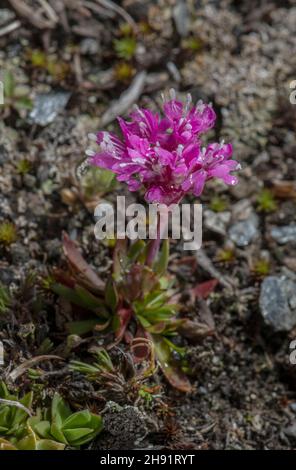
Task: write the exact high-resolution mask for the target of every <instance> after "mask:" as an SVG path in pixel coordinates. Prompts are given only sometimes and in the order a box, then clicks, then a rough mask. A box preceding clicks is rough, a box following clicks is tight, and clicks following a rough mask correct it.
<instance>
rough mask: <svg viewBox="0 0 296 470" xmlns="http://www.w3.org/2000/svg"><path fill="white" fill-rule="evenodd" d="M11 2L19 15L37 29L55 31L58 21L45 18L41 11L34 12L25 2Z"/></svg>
mask: <svg viewBox="0 0 296 470" xmlns="http://www.w3.org/2000/svg"><path fill="white" fill-rule="evenodd" d="M9 2H10V4H11V6H12V7H13V8H14V9H15V11H16V12H17V13H18V15H20V16H22V17H23V18H25V19H26V20H27V21H29V22H30V23H31V24H32V25H33V26H35V27H36V28H38V29H53V28H54V27H55V26H56V21H53V20H52V18H46V17H44V15H43V14H42V13H41V11H40V10H37V11H34V10H33V9H32V8H31V7H29V6H28V5H27V4H26V3H25V2H24V1H23V0H9Z"/></svg>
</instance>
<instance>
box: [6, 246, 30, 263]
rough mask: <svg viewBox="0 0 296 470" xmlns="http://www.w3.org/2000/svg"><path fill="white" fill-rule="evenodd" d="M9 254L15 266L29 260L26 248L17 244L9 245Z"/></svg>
mask: <svg viewBox="0 0 296 470" xmlns="http://www.w3.org/2000/svg"><path fill="white" fill-rule="evenodd" d="M10 254H11V257H12V261H13V263H15V264H22V263H26V262H27V261H28V260H29V259H30V253H29V250H28V247H26V246H24V245H22V244H21V243H18V242H17V243H13V244H12V245H11V247H10Z"/></svg>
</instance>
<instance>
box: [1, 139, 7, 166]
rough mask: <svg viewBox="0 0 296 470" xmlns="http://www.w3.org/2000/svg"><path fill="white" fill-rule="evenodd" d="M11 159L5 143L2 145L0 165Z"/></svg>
mask: <svg viewBox="0 0 296 470" xmlns="http://www.w3.org/2000/svg"><path fill="white" fill-rule="evenodd" d="M8 161H9V153H8V151H7V149H6V148H5V146H4V145H3V144H1V145H0V165H3V164H4V163H6V162H8Z"/></svg>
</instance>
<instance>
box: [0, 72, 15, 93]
mask: <svg viewBox="0 0 296 470" xmlns="http://www.w3.org/2000/svg"><path fill="white" fill-rule="evenodd" d="M3 86H4V99H5V97H7V98H13V95H14V89H15V80H14V76H13V73H12V72H11V71H10V70H5V72H4V79H3Z"/></svg>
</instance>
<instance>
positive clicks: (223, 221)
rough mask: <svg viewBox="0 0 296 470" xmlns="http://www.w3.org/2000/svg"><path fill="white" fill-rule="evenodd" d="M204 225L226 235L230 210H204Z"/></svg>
mask: <svg viewBox="0 0 296 470" xmlns="http://www.w3.org/2000/svg"><path fill="white" fill-rule="evenodd" d="M204 217H205V227H207V228H208V229H209V230H212V231H213V232H215V233H219V234H220V235H226V226H227V224H228V223H229V222H230V218H231V212H218V213H216V212H214V211H211V210H206V211H205V212H204Z"/></svg>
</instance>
